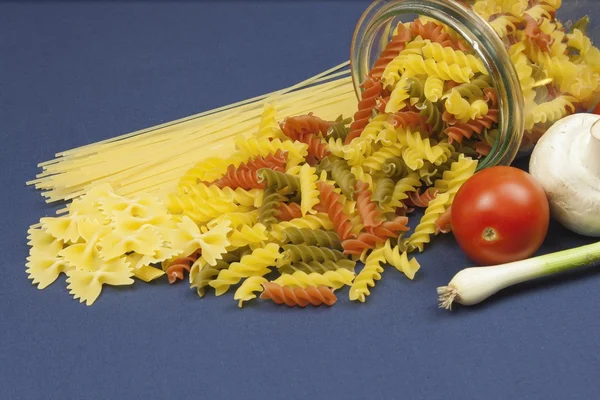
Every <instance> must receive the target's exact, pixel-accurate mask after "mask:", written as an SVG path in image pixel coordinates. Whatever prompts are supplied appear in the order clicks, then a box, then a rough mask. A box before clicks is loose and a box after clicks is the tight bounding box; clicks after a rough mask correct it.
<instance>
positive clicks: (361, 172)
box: [350, 165, 373, 190]
mask: <svg viewBox="0 0 600 400" xmlns="http://www.w3.org/2000/svg"><path fill="white" fill-rule="evenodd" d="M350 172H352V174H353V175H354V177H355V178H356V179H357V180H359V181H361V182H364V183H366V184H367V185H369V190H373V176H372V175H371V174H369V173H367V172H366V171H365V169H364V168H363V167H362V166H361V165H353V166H352V167H351V168H350Z"/></svg>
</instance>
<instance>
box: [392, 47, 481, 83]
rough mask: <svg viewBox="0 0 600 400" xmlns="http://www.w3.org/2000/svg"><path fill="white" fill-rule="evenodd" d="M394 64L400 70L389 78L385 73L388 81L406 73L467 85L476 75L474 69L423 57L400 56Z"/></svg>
mask: <svg viewBox="0 0 600 400" xmlns="http://www.w3.org/2000/svg"><path fill="white" fill-rule="evenodd" d="M392 63H395V64H394V65H395V66H396V67H397V68H398V70H396V71H394V74H392V73H390V75H389V76H388V77H386V75H385V71H384V75H383V77H384V78H385V79H386V80H392V81H394V76H395V75H399V74H400V73H401V74H404V73H405V72H406V71H409V73H412V74H414V75H421V74H424V75H428V76H437V77H439V78H441V79H443V80H447V81H448V80H452V81H454V82H458V83H467V82H469V81H470V80H471V78H472V77H473V75H474V72H473V69H472V68H470V67H461V66H459V65H458V64H448V63H447V62H446V61H439V62H437V61H435V60H434V59H432V58H428V59H424V58H423V57H422V56H419V55H415V54H408V55H399V56H398V57H396V58H395V59H394V60H393V61H392ZM390 64H391V63H390ZM386 71H387V68H386ZM382 79H383V78H382Z"/></svg>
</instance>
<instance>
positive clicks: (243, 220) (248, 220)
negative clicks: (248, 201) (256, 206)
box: [206, 210, 259, 229]
mask: <svg viewBox="0 0 600 400" xmlns="http://www.w3.org/2000/svg"><path fill="white" fill-rule="evenodd" d="M258 214H259V212H258V210H252V211H248V212H232V213H226V214H223V215H220V216H218V217H217V218H215V219H213V220H211V221H210V222H208V223H207V224H206V226H207V227H209V228H212V227H213V226H215V225H218V224H219V223H221V222H223V221H229V224H230V226H231V228H232V229H237V228H240V227H242V226H244V225H254V224H255V223H257V222H258Z"/></svg>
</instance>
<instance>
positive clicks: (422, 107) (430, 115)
mask: <svg viewBox="0 0 600 400" xmlns="http://www.w3.org/2000/svg"><path fill="white" fill-rule="evenodd" d="M416 107H417V109H418V110H419V114H420V115H421V117H423V118H425V119H426V122H427V124H428V125H429V126H430V127H431V131H432V133H433V134H436V135H437V134H440V133H441V132H442V131H443V130H444V128H445V124H444V120H443V119H442V113H441V112H440V110H439V108H438V106H437V105H436V104H435V103H432V102H431V101H430V100H425V101H424V102H422V103H421V104H417V106H416Z"/></svg>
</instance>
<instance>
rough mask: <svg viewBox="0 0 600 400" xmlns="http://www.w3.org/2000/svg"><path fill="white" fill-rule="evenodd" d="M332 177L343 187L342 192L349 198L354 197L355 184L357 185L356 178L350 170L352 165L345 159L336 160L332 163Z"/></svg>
mask: <svg viewBox="0 0 600 400" xmlns="http://www.w3.org/2000/svg"><path fill="white" fill-rule="evenodd" d="M331 177H332V178H333V180H334V181H335V182H336V183H337V185H338V186H339V187H340V189H342V193H344V196H346V197H347V198H348V199H350V200H353V199H354V186H356V178H355V177H354V174H353V173H352V171H351V170H350V166H349V165H348V163H346V161H344V160H336V161H334V162H333V163H331Z"/></svg>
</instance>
